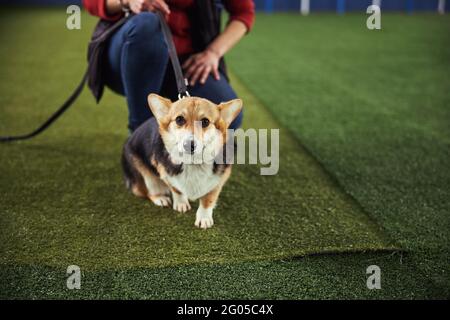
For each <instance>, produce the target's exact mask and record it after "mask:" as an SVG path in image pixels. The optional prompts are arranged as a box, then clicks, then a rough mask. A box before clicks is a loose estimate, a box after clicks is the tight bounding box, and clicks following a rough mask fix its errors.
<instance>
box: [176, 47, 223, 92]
mask: <svg viewBox="0 0 450 320" xmlns="http://www.w3.org/2000/svg"><path fill="white" fill-rule="evenodd" d="M219 60H220V56H219V55H218V54H217V53H216V52H214V51H213V50H211V49H206V50H205V51H203V52H200V53H197V54H194V55H192V56H190V57H189V59H187V60H186V61H185V62H184V63H183V69H184V71H185V76H186V78H187V79H189V85H191V86H195V84H196V83H197V81H199V82H200V83H201V84H204V83H205V81H206V79H207V78H208V75H209V74H210V73H212V75H213V76H214V79H216V80H219V79H220V74H219Z"/></svg>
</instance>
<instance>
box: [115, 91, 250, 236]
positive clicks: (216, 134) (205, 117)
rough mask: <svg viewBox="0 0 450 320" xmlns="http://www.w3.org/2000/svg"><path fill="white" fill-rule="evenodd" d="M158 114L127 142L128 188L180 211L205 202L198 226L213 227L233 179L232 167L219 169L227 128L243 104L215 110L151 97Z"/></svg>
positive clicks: (192, 100) (203, 103)
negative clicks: (219, 204)
mask: <svg viewBox="0 0 450 320" xmlns="http://www.w3.org/2000/svg"><path fill="white" fill-rule="evenodd" d="M148 103H149V106H150V109H151V111H152V113H153V115H154V118H151V119H150V120H148V121H147V122H145V123H144V124H142V125H141V126H140V127H139V128H138V129H136V131H135V132H134V133H133V134H132V135H131V136H130V138H129V139H128V140H127V142H126V143H125V146H124V149H123V155H122V165H123V169H124V173H125V180H126V183H127V186H128V187H129V188H130V189H131V191H132V192H133V193H134V194H135V195H137V196H139V197H145V198H148V199H150V200H151V201H152V202H153V203H154V204H155V205H158V206H164V207H166V206H169V205H172V207H173V209H174V210H176V211H179V212H186V211H188V210H190V209H191V204H190V202H189V201H195V200H200V201H199V202H200V203H199V207H198V209H197V213H196V218H195V226H197V227H200V228H203V229H206V228H210V227H212V226H213V224H214V219H213V209H214V207H215V205H216V203H217V200H218V197H219V194H220V192H221V190H222V187H223V186H224V184H225V183H226V181H227V180H228V178H229V177H230V174H231V165H229V164H218V163H216V162H215V159H216V158H217V156H220V155H221V153H222V152H223V151H224V145H225V142H227V141H228V139H229V138H230V137H228V136H227V128H228V126H229V125H230V124H231V122H232V121H233V120H234V119H235V118H236V116H237V115H238V114H239V112H240V111H241V109H242V101H241V100H239V99H235V100H231V101H229V102H225V103H221V104H219V105H216V104H214V103H212V102H210V101H209V100H206V99H202V98H197V97H187V98H183V99H180V100H178V101H176V102H173V103H172V102H171V101H170V100H168V99H165V98H163V97H160V96H158V95H156V94H150V95H149V97H148Z"/></svg>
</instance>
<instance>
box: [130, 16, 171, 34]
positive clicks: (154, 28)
mask: <svg viewBox="0 0 450 320" xmlns="http://www.w3.org/2000/svg"><path fill="white" fill-rule="evenodd" d="M130 23H131V28H130V30H129V31H128V33H127V37H128V38H129V39H131V40H137V41H149V39H152V40H154V39H153V38H155V37H156V38H159V39H160V40H161V41H163V38H162V33H161V28H160V25H159V19H158V16H157V15H156V14H155V13H153V12H142V13H139V14H137V15H135V16H133V17H132V18H131V20H130Z"/></svg>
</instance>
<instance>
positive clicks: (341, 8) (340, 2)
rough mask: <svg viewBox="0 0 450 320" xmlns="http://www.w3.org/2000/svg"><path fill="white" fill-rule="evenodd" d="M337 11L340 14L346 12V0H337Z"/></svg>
mask: <svg viewBox="0 0 450 320" xmlns="http://www.w3.org/2000/svg"><path fill="white" fill-rule="evenodd" d="M336 12H337V13H338V14H344V13H345V0H337V4H336Z"/></svg>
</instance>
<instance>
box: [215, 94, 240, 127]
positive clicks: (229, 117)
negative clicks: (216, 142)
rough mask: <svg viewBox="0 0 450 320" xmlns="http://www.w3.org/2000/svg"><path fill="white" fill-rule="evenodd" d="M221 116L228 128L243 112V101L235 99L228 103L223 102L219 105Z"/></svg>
mask: <svg viewBox="0 0 450 320" xmlns="http://www.w3.org/2000/svg"><path fill="white" fill-rule="evenodd" d="M218 107H219V111H220V116H221V118H222V119H223V120H224V121H225V123H226V125H227V127H228V126H229V125H230V124H231V122H233V120H234V119H235V118H236V117H237V116H238V114H239V112H241V110H242V100H241V99H234V100H230V101H228V102H222V103H221V104H219V105H218Z"/></svg>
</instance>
